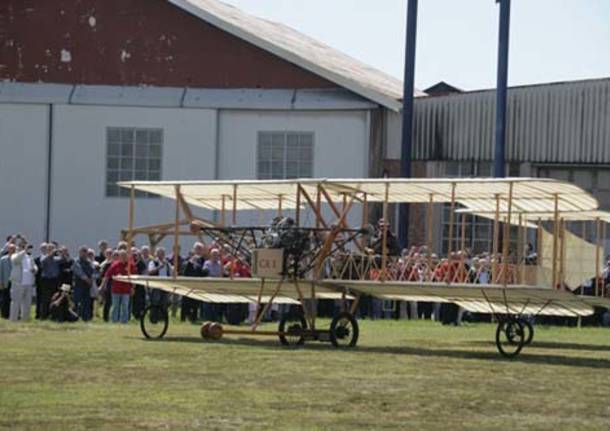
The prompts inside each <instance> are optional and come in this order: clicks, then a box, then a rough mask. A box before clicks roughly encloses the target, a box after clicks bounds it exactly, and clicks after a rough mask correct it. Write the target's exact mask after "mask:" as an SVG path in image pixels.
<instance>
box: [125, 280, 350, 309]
mask: <svg viewBox="0 0 610 431" xmlns="http://www.w3.org/2000/svg"><path fill="white" fill-rule="evenodd" d="M115 279H116V280H119V281H125V282H128V283H133V284H139V285H141V286H146V287H150V288H155V289H160V290H163V291H165V292H168V293H173V294H177V295H181V296H186V297H187V298H193V299H197V300H199V301H203V302H216V303H251V302H256V301H257V300H258V295H259V292H260V290H261V285H262V284H263V290H262V295H261V302H263V303H264V302H268V301H269V299H270V298H271V296H272V295H273V294H274V293H275V291H276V289H277V286H278V282H279V280H264V281H263V280H262V279H260V278H234V279H230V278H213V277H203V278H200V277H176V278H173V277H155V276H143V275H132V276H117V277H115ZM297 283H298V286H299V288H300V290H301V293H302V295H303V298H305V299H309V298H311V297H312V290H311V282H307V281H304V280H301V281H299V282H297ZM297 283H295V282H294V281H287V280H286V281H284V282H283V283H282V285H281V287H280V289H279V291H278V293H277V295H276V297H275V299H274V300H273V302H275V303H278V304H299V301H298V299H299V294H298V292H297V289H296V286H297ZM341 296H342V294H341V293H340V292H337V290H336V289H326V288H324V287H319V286H316V290H315V297H316V298H317V299H340V298H341Z"/></svg>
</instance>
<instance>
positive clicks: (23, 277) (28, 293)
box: [9, 240, 38, 321]
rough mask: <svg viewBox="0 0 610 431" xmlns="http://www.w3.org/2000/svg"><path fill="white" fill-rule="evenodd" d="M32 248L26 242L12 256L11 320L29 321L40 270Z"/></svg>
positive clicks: (23, 241)
mask: <svg viewBox="0 0 610 431" xmlns="http://www.w3.org/2000/svg"><path fill="white" fill-rule="evenodd" d="M31 253H32V246H31V245H28V244H27V242H26V241H25V240H22V242H21V243H20V244H19V247H18V251H17V252H16V253H15V254H13V255H12V256H11V266H12V268H11V312H10V317H9V318H10V320H12V321H17V320H28V319H29V318H30V307H31V306H32V291H33V289H34V284H35V282H36V272H37V271H38V268H37V267H36V264H35V263H34V259H33V258H32V255H31Z"/></svg>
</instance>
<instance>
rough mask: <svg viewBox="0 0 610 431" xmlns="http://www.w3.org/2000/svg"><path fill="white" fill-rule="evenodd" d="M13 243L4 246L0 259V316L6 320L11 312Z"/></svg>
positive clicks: (14, 248)
mask: <svg viewBox="0 0 610 431" xmlns="http://www.w3.org/2000/svg"><path fill="white" fill-rule="evenodd" d="M15 250H16V246H15V244H13V243H9V244H7V245H6V254H5V255H4V256H2V257H1V258H0V314H1V315H2V317H3V318H4V319H8V318H9V316H10V310H11V268H12V264H11V256H12V255H13V253H15Z"/></svg>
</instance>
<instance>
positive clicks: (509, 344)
mask: <svg viewBox="0 0 610 431" xmlns="http://www.w3.org/2000/svg"><path fill="white" fill-rule="evenodd" d="M525 341H526V338H525V330H524V329H523V323H521V321H519V320H515V319H510V320H505V321H502V322H500V323H498V327H497V329H496V347H497V348H498V351H499V352H500V354H501V355H502V356H504V357H505V358H514V357H516V356H517V355H518V354H519V353H520V352H521V349H523V346H525Z"/></svg>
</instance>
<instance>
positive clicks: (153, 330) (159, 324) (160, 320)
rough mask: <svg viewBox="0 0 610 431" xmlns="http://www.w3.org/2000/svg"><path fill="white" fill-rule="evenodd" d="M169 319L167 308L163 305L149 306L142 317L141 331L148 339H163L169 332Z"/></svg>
mask: <svg viewBox="0 0 610 431" xmlns="http://www.w3.org/2000/svg"><path fill="white" fill-rule="evenodd" d="M168 326H169V317H168V315H167V307H164V306H162V305H149V306H148V307H146V308H145V309H144V312H143V313H142V317H140V329H141V330H142V334H144V336H145V337H146V338H148V339H161V338H163V336H164V335H165V333H166V332H167V327H168Z"/></svg>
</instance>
